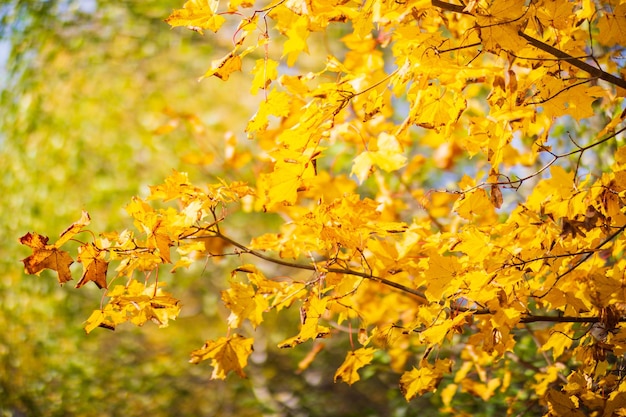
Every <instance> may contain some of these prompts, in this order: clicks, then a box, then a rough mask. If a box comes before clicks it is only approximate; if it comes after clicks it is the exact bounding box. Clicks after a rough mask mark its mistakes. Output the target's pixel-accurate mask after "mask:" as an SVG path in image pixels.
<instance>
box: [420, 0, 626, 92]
mask: <svg viewBox="0 0 626 417" xmlns="http://www.w3.org/2000/svg"><path fill="white" fill-rule="evenodd" d="M431 4H432V5H433V6H434V7H438V8H440V9H443V10H448V11H451V12H455V13H463V14H469V15H471V13H469V12H467V11H465V7H463V6H462V5H459V4H453V3H448V2H447V1H441V0H431ZM517 34H518V35H519V36H520V37H521V38H523V39H524V40H526V42H528V43H529V44H531V45H532V46H534V47H535V48H538V49H541V50H542V51H544V52H547V53H549V54H550V55H552V56H554V57H556V58H558V59H560V60H563V61H567V62H568V63H569V64H571V65H573V66H575V67H576V68H579V69H581V70H583V71H585V72H587V73H589V74H590V75H591V76H592V77H595V78H599V79H601V80H604V81H606V82H608V83H610V84H613V85H614V86H616V87H620V88H623V89H626V80H623V79H621V78H619V77H616V76H615V75H613V74H610V73H608V72H606V71H604V70H602V69H601V68H598V67H594V66H593V65H589V64H587V63H586V62H584V61H582V60H580V59H578V58H576V57H573V56H571V55H569V54H568V53H565V52H563V51H561V50H560V49H557V48H555V47H553V46H551V45H548V44H547V43H544V42H542V41H540V40H539V39H535V38H533V37H532V36H529V35H527V34H525V33H524V32H523V31H521V30H518V31H517Z"/></svg>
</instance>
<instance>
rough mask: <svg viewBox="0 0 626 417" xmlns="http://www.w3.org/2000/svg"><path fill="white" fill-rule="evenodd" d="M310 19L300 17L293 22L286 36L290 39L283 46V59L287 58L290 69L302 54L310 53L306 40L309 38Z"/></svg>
mask: <svg viewBox="0 0 626 417" xmlns="http://www.w3.org/2000/svg"><path fill="white" fill-rule="evenodd" d="M308 26H309V19H308V18H307V17H306V16H299V17H298V18H297V19H295V21H294V22H292V24H291V26H290V27H289V29H287V31H286V33H285V35H287V37H288V38H289V39H287V41H285V44H284V45H283V55H282V56H283V57H285V56H286V57H287V65H289V66H290V67H291V66H293V64H295V63H296V59H298V55H300V53H301V52H308V51H309V49H308V47H307V44H306V40H307V38H308V36H309V29H308Z"/></svg>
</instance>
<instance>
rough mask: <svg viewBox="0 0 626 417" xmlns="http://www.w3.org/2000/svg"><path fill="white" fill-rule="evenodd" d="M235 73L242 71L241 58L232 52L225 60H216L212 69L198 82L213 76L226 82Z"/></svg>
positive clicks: (212, 63)
mask: <svg viewBox="0 0 626 417" xmlns="http://www.w3.org/2000/svg"><path fill="white" fill-rule="evenodd" d="M235 71H241V56H240V55H236V54H235V52H234V51H231V52H229V53H228V54H226V56H224V57H223V58H220V59H216V60H214V61H213V62H211V68H209V69H208V70H207V72H205V73H204V75H203V76H202V77H200V78H199V80H198V81H200V80H203V79H205V78H209V77H211V76H213V75H214V76H216V77H217V78H219V79H220V80H223V81H226V80H228V78H230V74H232V73H233V72H235Z"/></svg>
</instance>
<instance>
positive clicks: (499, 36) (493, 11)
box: [476, 0, 526, 52]
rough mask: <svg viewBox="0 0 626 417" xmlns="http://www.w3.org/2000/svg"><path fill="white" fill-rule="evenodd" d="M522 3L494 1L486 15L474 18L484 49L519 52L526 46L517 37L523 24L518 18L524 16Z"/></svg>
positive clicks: (506, 0)
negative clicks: (478, 27)
mask: <svg viewBox="0 0 626 417" xmlns="http://www.w3.org/2000/svg"><path fill="white" fill-rule="evenodd" d="M524 3H525V2H524V0H496V1H494V2H493V3H492V4H491V7H489V9H487V13H486V14H484V15H478V16H476V22H477V23H478V25H479V26H480V37H481V39H482V41H483V44H484V45H485V48H486V49H488V50H490V51H496V52H497V51H499V50H500V49H508V50H510V51H519V50H521V49H523V48H524V46H526V41H525V40H524V39H523V38H521V37H520V36H518V35H517V32H518V30H519V29H520V28H521V27H522V23H523V19H520V18H521V17H522V16H523V15H524V10H525V4H524Z"/></svg>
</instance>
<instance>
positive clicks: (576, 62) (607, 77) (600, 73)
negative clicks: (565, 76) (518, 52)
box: [517, 30, 626, 89]
mask: <svg viewBox="0 0 626 417" xmlns="http://www.w3.org/2000/svg"><path fill="white" fill-rule="evenodd" d="M517 34H518V35H519V36H521V37H522V38H524V39H525V40H526V41H527V42H528V43H529V44H531V45H532V46H534V47H535V48H539V49H541V50H542V51H544V52H547V53H549V54H550V55H553V56H555V57H557V58H559V59H562V60H564V61H567V62H568V63H569V64H571V65H573V66H575V67H576V68H579V69H581V70H583V71H585V72H588V73H589V74H590V75H592V76H593V77H596V78H599V79H601V80H604V81H606V82H608V83H610V84H613V85H615V86H617V87H620V88H623V89H626V80H623V79H621V78H619V77H616V76H615V75H613V74H609V73H608V72H606V71H604V70H602V69H601V68H597V67H594V66H593V65H589V64H587V63H586V62H584V61H581V60H580V59H578V58H575V57H573V56H571V55H569V54H567V53H565V52H563V51H561V50H560V49H556V48H555V47H553V46H550V45H548V44H547V43H544V42H541V41H540V40H538V39H535V38H533V37H532V36H528V35H527V34H525V33H524V32H522V31H521V30H519V31H517Z"/></svg>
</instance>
